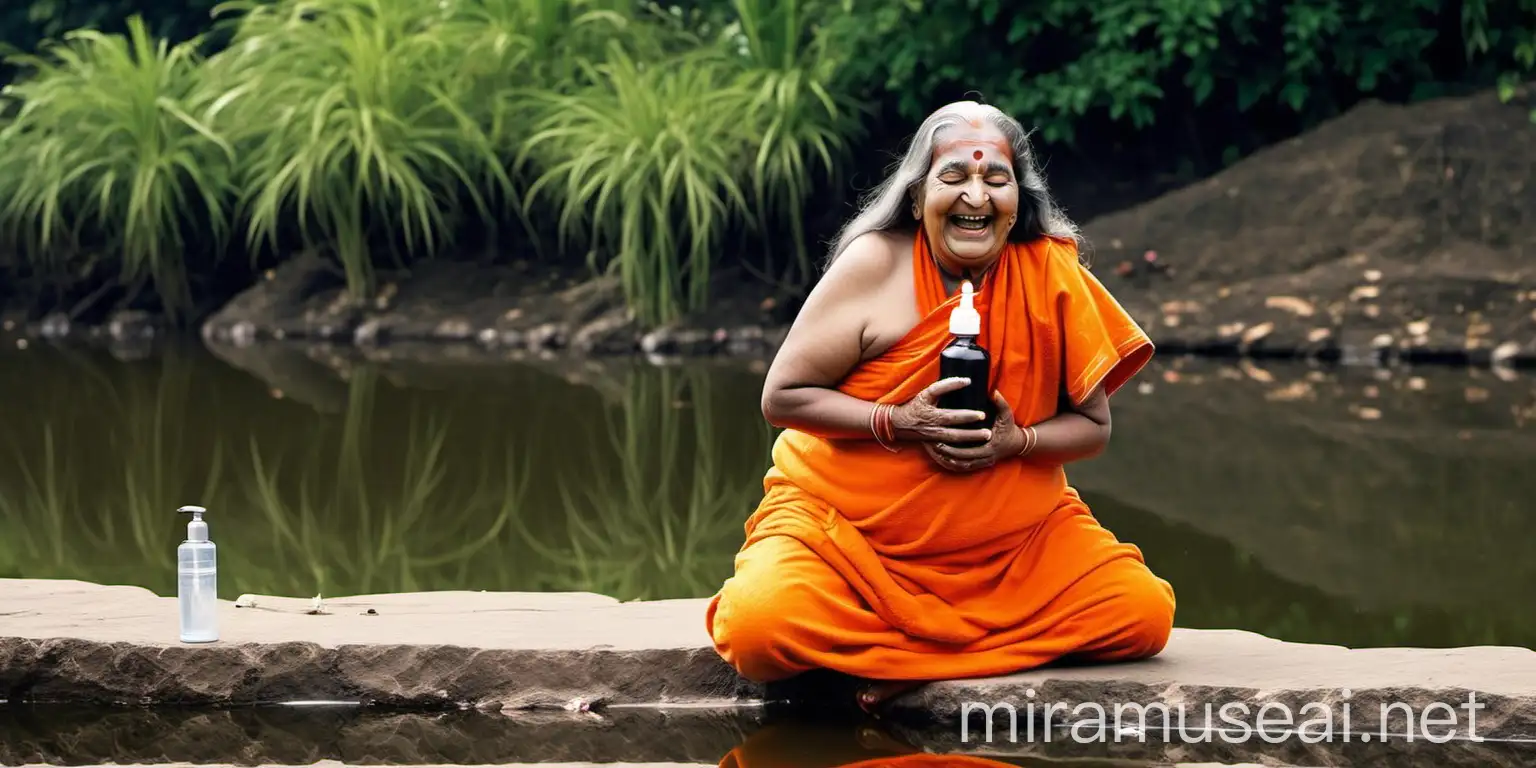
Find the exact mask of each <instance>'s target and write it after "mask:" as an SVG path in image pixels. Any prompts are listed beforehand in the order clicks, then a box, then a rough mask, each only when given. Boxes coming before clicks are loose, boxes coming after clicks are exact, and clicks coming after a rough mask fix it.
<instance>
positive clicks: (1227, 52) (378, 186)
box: [0, 0, 1536, 323]
mask: <svg viewBox="0 0 1536 768" xmlns="http://www.w3.org/2000/svg"><path fill="white" fill-rule="evenodd" d="M207 2H208V0H198V2H194V3H192V4H190V5H181V4H176V5H173V4H169V3H165V2H161V3H156V2H152V0H138V2H137V3H136V4H133V3H130V0H113V4H110V5H108V4H97V3H83V2H66V0H32V2H30V3H27V4H25V5H24V6H22V7H23V8H25V9H26V13H25V18H24V23H22V24H19V25H17V26H16V27H15V28H13V29H11V30H9V31H8V32H7V35H8V39H11V40H30V39H34V38H39V39H40V37H41V36H42V35H44V34H48V29H49V27H48V26H47V23H44V21H43V19H44V18H45V17H46V14H40V12H39V9H43V8H51V9H55V10H56V11H57V13H59V14H62V15H60V16H58V18H63V19H69V20H72V22H78V23H82V24H84V23H93V22H105V21H107V20H108V19H109V18H110V14H108V13H106V12H105V11H104V10H103V9H107V8H112V9H124V8H129V7H133V8H140V9H142V11H143V13H144V16H143V17H142V19H140V20H136V21H134V22H133V24H132V26H131V27H128V28H126V29H125V31H124V32H121V33H111V34H108V33H107V32H105V31H103V32H101V33H91V34H82V35H76V36H73V37H71V39H70V41H69V43H68V45H67V46H65V47H57V46H55V47H50V48H47V49H45V50H44V51H43V52H42V53H41V54H40V55H39V56H36V57H31V56H24V57H13V58H11V59H9V60H8V62H9V64H10V65H12V66H15V67H23V68H25V69H24V71H25V72H26V73H27V77H26V78H25V79H23V80H20V81H18V82H17V83H16V85H15V86H14V87H13V88H12V89H10V90H9V91H8V94H7V95H8V96H9V98H10V100H9V102H8V103H7V104H6V105H4V107H3V110H4V111H0V120H4V119H7V117H8V118H9V119H10V123H9V126H8V127H4V128H0V131H3V132H0V166H3V168H0V170H7V169H9V170H8V172H5V173H3V174H0V176H3V178H0V193H4V195H5V202H4V203H0V234H5V235H9V242H4V243H0V251H4V250H6V249H5V248H4V246H10V248H11V249H14V250H15V251H16V252H18V253H20V255H21V256H22V257H23V258H24V259H25V260H26V263H27V264H28V265H29V266H30V267H31V268H33V269H35V270H37V271H40V272H41V271H49V270H51V271H53V272H55V273H60V274H66V275H77V276H78V275H83V274H92V272H91V267H92V266H94V265H96V264H97V263H101V264H106V265H109V266H115V267H117V268H119V271H120V273H121V275H122V279H123V280H124V281H127V282H132V281H136V280H143V279H150V280H152V281H153V287H154V289H155V291H156V294H157V295H158V297H159V299H160V300H161V302H162V303H163V304H164V305H165V308H166V309H168V310H170V311H172V312H176V311H178V310H180V309H184V308H185V307H187V306H188V305H189V304H190V303H192V302H191V296H190V294H189V290H190V289H188V288H187V275H198V274H203V273H205V272H206V271H207V270H209V269H210V268H211V265H213V264H214V263H215V260H216V258H217V257H218V256H219V255H220V254H222V253H223V251H224V248H223V240H224V234H225V231H226V230H230V231H235V230H238V231H242V232H243V233H244V235H245V237H244V242H245V247H246V255H248V256H250V257H252V258H256V257H262V256H267V255H275V256H276V257H278V258H281V257H282V256H283V255H284V254H285V253H287V252H288V251H289V250H291V249H293V248H298V247H307V248H315V249H321V250H327V251H330V252H333V253H334V254H335V255H336V258H337V260H338V262H339V263H340V265H341V267H342V269H343V270H344V271H345V273H346V277H347V282H348V285H349V286H350V288H351V291H352V293H353V295H354V297H356V298H359V299H361V298H365V297H367V296H368V295H369V294H370V293H371V291H372V289H373V285H374V282H375V278H374V271H375V270H376V269H377V268H379V267H380V266H381V265H382V264H383V263H384V262H385V261H386V259H389V258H393V260H394V262H395V263H397V264H400V263H408V261H409V259H410V258H416V257H428V256H431V255H432V254H434V253H438V252H441V250H442V249H444V248H445V247H446V246H448V245H451V244H453V243H454V242H455V238H456V237H457V236H459V235H463V234H466V233H474V232H479V231H482V230H483V231H490V232H498V233H499V232H500V231H501V229H502V228H503V227H504V226H505V225H507V224H509V223H512V224H515V227H514V228H515V229H516V230H517V232H518V233H519V234H521V235H522V236H523V239H524V241H525V242H526V243H528V244H529V245H528V246H527V247H528V250H530V251H535V252H538V253H539V254H540V255H541V256H550V254H547V253H545V252H543V250H542V249H539V248H538V247H537V243H539V242H540V241H541V238H542V236H543V235H544V234H546V233H547V230H554V231H555V232H556V233H557V234H558V239H559V242H560V244H561V246H562V248H561V253H559V254H554V256H556V257H559V256H563V255H566V254H571V255H578V256H579V255H585V256H586V257H587V258H588V260H589V261H590V263H591V264H592V265H593V266H595V267H597V268H601V269H612V270H614V271H615V272H617V273H618V274H620V275H621V276H622V278H623V284H624V286H625V288H626V290H627V291H628V295H629V297H630V299H631V301H632V304H633V306H634V309H635V311H636V313H637V314H638V315H639V316H640V317H641V318H643V319H644V320H645V321H647V322H649V323H659V322H666V321H668V320H671V319H674V318H676V317H677V316H678V315H679V314H681V313H685V312H688V311H690V310H694V309H698V308H700V307H701V306H702V305H703V304H704V303H705V302H706V301H707V299H708V287H709V283H710V280H711V275H712V274H714V273H715V271H716V269H717V268H718V267H719V265H720V264H721V262H722V260H723V259H732V260H744V257H742V256H741V255H740V254H742V253H743V252H744V250H745V249H743V248H741V247H739V246H738V245H737V244H738V243H748V244H752V243H758V244H767V245H766V247H767V249H768V250H769V251H770V253H769V254H768V255H767V256H766V259H765V260H766V262H767V263H766V265H765V266H766V270H765V271H766V272H767V273H768V274H769V279H774V280H780V279H783V280H786V281H791V280H802V279H810V278H812V277H813V274H812V266H811V259H810V256H809V254H808V252H807V249H808V247H809V245H810V243H809V240H810V238H811V236H812V232H811V227H810V226H808V225H807V218H808V215H817V214H827V213H828V211H817V210H813V208H812V205H813V203H817V202H821V201H823V200H825V199H828V198H829V197H830V196H829V195H827V194H826V193H827V191H828V190H835V189H837V188H838V187H837V185H839V184H840V181H839V177H840V172H841V171H843V170H845V169H846V168H847V167H849V166H850V165H851V163H852V162H864V161H871V162H873V161H875V159H876V158H875V157H874V156H873V152H876V151H878V150H879V149H881V148H888V144H889V143H891V142H894V141H897V140H899V139H901V138H903V137H904V136H905V134H906V133H907V132H908V131H909V130H910V127H911V126H912V125H914V124H915V123H916V122H917V121H918V120H920V119H921V118H922V117H924V116H925V115H926V114H928V112H929V111H931V110H932V109H934V108H935V107H937V106H939V105H940V104H942V103H944V102H947V101H951V100H953V99H958V98H965V97H967V96H978V95H979V96H980V97H981V98H982V99H984V100H986V101H988V102H991V103H993V104H996V105H997V106H999V107H1001V108H1002V109H1004V110H1006V111H1008V112H1010V113H1013V114H1015V115H1017V116H1019V117H1020V118H1021V119H1022V120H1023V121H1024V122H1026V123H1027V124H1030V125H1032V126H1034V127H1036V128H1037V129H1038V133H1037V136H1038V140H1039V141H1040V142H1041V143H1042V144H1044V145H1047V147H1048V149H1049V150H1061V149H1064V148H1066V149H1071V148H1074V147H1075V148H1076V149H1077V151H1079V152H1082V153H1084V154H1088V153H1094V152H1098V153H1099V154H1103V152H1102V151H1101V150H1103V149H1104V148H1106V147H1108V148H1113V149H1115V150H1116V151H1118V150H1120V149H1122V148H1124V147H1140V148H1142V149H1143V150H1146V151H1149V152H1150V153H1151V154H1155V155H1158V156H1160V159H1161V160H1162V161H1163V162H1169V161H1168V158H1170V157H1171V158H1174V159H1175V160H1179V161H1185V160H1188V161H1190V164H1191V165H1194V166H1199V171H1210V170H1215V167H1217V166H1219V165H1220V164H1222V163H1226V162H1231V161H1232V160H1234V159H1236V158H1237V157H1239V156H1241V155H1242V154H1243V153H1244V152H1246V151H1249V150H1251V149H1254V148H1256V147H1257V146H1260V145H1262V144H1264V143H1267V142H1269V141H1273V140H1276V139H1279V138H1282V137H1284V136H1287V135H1292V134H1294V133H1295V132H1297V131H1299V130H1303V129H1305V128H1307V127H1309V126H1310V125H1312V124H1315V123H1316V122H1318V121H1320V120H1324V119H1327V118H1330V117H1333V116H1335V115H1337V114H1338V113H1339V112H1340V111H1341V110H1343V109H1346V108H1348V107H1349V106H1351V105H1352V104H1353V103H1355V102H1356V101H1358V100H1360V99H1361V98H1366V97H1379V98H1387V99H1398V100H1406V99H1416V98H1425V97H1429V96H1436V95H1441V94H1443V93H1446V92H1451V91H1454V90H1456V89H1459V88H1465V87H1469V86H1470V87H1497V88H1498V89H1499V90H1500V92H1501V93H1503V94H1504V95H1505V96H1506V98H1513V95H1514V94H1515V93H1516V85H1517V83H1519V82H1521V81H1522V80H1524V79H1528V78H1529V77H1531V76H1532V75H1533V74H1536V0H1463V1H1462V2H1457V3H1450V2H1446V0H1390V1H1389V0H1359V1H1356V0H1230V1H1227V0H1168V1H1167V2H1158V3H1147V2H1144V0H1104V2H1097V3H1088V2H1083V0H1020V2H1018V3H1009V2H1005V0H895V2H886V0H679V2H682V3H683V5H668V6H666V7H665V8H662V7H659V6H655V5H651V4H648V3H635V2H632V0H236V1H235V2H230V3H228V4H227V5H226V6H224V7H223V8H222V9H220V10H221V11H222V13H221V14H220V19H221V20H220V22H219V24H220V25H223V26H218V27H217V29H218V30H219V31H218V35H219V37H218V41H219V42H218V44H217V45H215V44H213V43H210V42H209V39H208V38H206V37H196V36H188V35H186V33H187V30H188V25H189V24H190V21H189V19H193V18H203V12H204V11H206V10H207ZM58 9H62V10H58ZM18 13H19V11H18V10H16V9H15V8H10V9H7V10H6V11H0V14H10V16H9V17H5V16H0V18H9V19H10V20H11V21H12V22H13V23H15V22H16V20H17V19H18V18H19V17H17V16H16V14H18ZM48 18H51V17H48ZM135 18H136V19H137V18H138V17H135ZM144 20H149V21H144ZM157 24H158V25H159V26H156V25H157ZM210 29H211V28H210ZM16 30H21V31H16ZM226 33H227V34H228V35H229V36H230V37H229V44H228V45H224V44H223V43H222V41H223V40H224V37H223V35H225V34H226ZM210 34H211V33H210ZM162 35H163V36H167V39H169V40H182V39H183V36H185V40H184V42H176V43H174V44H162V43H160V42H159V40H160V37H159V36H162ZM215 48H216V49H217V50H213V49H215ZM200 56H205V57H206V58H200ZM120 83H126V84H127V86H121V85H120ZM893 118H894V119H893ZM861 150H862V151H869V152H871V154H869V155H861V154H859V152H860V151H861ZM1160 170H1173V169H1171V168H1167V167H1164V168H1161V169H1160ZM822 207H823V208H829V206H825V205H823V206H822ZM732 238H736V239H735V240H733V239H732ZM773 250H781V251H787V252H789V253H791V254H792V260H791V261H790V262H789V263H788V264H786V265H775V264H774V258H775V257H774V256H773V254H772V253H771V251H773ZM79 254H91V256H88V257H87V256H81V255H79ZM146 275H147V276H148V277H147V278H146V277H145V276H146ZM82 279H83V278H82Z"/></svg>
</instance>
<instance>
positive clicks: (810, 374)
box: [762, 234, 989, 442]
mask: <svg viewBox="0 0 1536 768" xmlns="http://www.w3.org/2000/svg"><path fill="white" fill-rule="evenodd" d="M897 258H898V255H897V251H896V250H895V249H894V248H892V247H891V245H890V243H889V241H888V240H886V239H885V237H884V236H883V235H880V234H869V235H865V236H863V237H860V238H858V239H857V240H855V241H854V242H853V243H852V244H851V245H850V246H849V247H848V250H846V251H844V252H843V254H842V255H841V256H840V257H839V258H838V259H837V260H836V261H834V262H833V263H832V266H831V268H829V269H828V270H827V273H826V274H825V275H823V276H822V278H821V280H819V281H818V282H817V284H816V286H815V287H814V288H812V289H811V293H810V295H809V296H807V297H806V301H805V305H804V306H803V307H801V309H800V313H799V314H798V315H797V316H796V317H795V321H794V324H793V325H791V326H790V329H789V333H788V334H787V335H786V336H785V338H784V343H783V344H782V345H781V346H780V347H779V351H778V353H777V354H776V355H774V359H773V363H772V364H771V365H770V366H769V368H768V374H767V376H766V378H765V380H764V382H763V399H762V408H763V417H764V418H766V419H767V420H768V422H769V423H771V424H773V425H774V426H776V427H787V428H790V429H797V430H800V431H802V432H806V433H809V434H813V435H817V436H819V437H828V438H866V439H867V438H873V433H872V431H871V428H870V416H871V413H872V412H873V411H874V408H875V404H874V403H873V402H870V401H867V400H861V399H859V398H856V397H852V396H850V395H847V394H844V393H842V392H839V391H838V390H837V389H836V387H837V385H838V383H839V382H841V381H842V380H843V378H844V377H845V376H847V375H848V372H849V371H851V370H853V368H854V366H856V365H858V364H859V363H860V362H861V361H862V360H863V357H864V353H865V351H866V349H867V347H868V344H869V340H868V339H867V331H868V328H869V318H870V315H871V313H872V311H873V307H874V304H875V303H876V301H877V300H878V299H879V296H880V292H881V290H882V289H883V287H884V286H885V285H886V284H887V283H888V282H889V281H890V280H891V276H892V275H893V274H899V272H897V270H896V259H897ZM960 386H963V383H962V382H958V381H954V382H937V383H935V384H934V385H932V386H930V387H928V388H927V389H926V390H924V391H923V392H922V393H921V394H919V395H918V397H916V398H914V399H913V400H912V401H911V402H909V403H905V404H903V405H902V406H901V407H899V408H897V409H896V411H895V412H894V413H893V414H891V417H892V424H893V426H894V428H895V432H896V437H897V438H898V439H900V440H947V441H951V442H963V441H966V440H978V439H980V440H985V439H987V437H988V436H989V435H988V433H986V432H983V431H981V430H969V429H968V430H961V429H952V428H951V427H950V425H954V424H965V423H967V422H974V421H979V420H980V419H981V418H982V414H980V413H977V412H973V411H949V410H943V409H940V408H938V407H937V406H936V405H935V403H936V400H937V397H938V395H940V394H942V393H943V392H946V391H949V390H951V389H957V388H958V387H960Z"/></svg>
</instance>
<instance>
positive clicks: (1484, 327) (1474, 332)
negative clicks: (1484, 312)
mask: <svg viewBox="0 0 1536 768" xmlns="http://www.w3.org/2000/svg"><path fill="white" fill-rule="evenodd" d="M1490 333H1493V326H1492V325H1491V324H1489V323H1472V324H1470V325H1468V326H1467V335H1468V336H1487V335H1488V334H1490Z"/></svg>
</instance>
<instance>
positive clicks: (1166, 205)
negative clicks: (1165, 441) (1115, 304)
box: [1085, 92, 1536, 360]
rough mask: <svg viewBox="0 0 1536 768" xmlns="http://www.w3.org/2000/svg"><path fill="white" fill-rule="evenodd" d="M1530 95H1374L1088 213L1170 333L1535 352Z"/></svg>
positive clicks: (1118, 272)
mask: <svg viewBox="0 0 1536 768" xmlns="http://www.w3.org/2000/svg"><path fill="white" fill-rule="evenodd" d="M1531 99H1532V95H1531V93H1530V92H1526V93H1522V94H1521V95H1520V96H1519V97H1518V98H1517V99H1515V101H1514V103H1512V104H1503V103H1501V102H1500V101H1499V100H1498V98H1497V97H1496V96H1495V95H1494V94H1492V93H1484V94H1479V95H1476V96H1472V97H1467V98H1455V99H1443V100H1437V101H1432V102H1426V103H1421V104H1416V105H1413V106H1408V107H1402V106H1394V105H1386V104H1379V103H1371V104H1367V105H1363V106H1361V107H1359V108H1357V109H1355V110H1353V111H1351V112H1349V113H1347V114H1345V115H1343V116H1341V117H1340V118H1338V119H1336V120H1334V121H1332V122H1330V123H1328V124H1326V125H1324V126H1321V127H1320V128H1318V129H1317V130H1315V131H1313V132H1311V133H1309V134H1306V135H1304V136H1302V137H1299V138H1297V139H1295V140H1292V141H1289V142H1286V143H1284V144H1281V145H1277V146H1274V147H1271V148H1269V149H1267V150H1265V151H1263V152H1260V153H1256V154H1255V155H1253V156H1251V157H1249V158H1247V159H1245V160H1244V161H1243V162H1241V163H1239V164H1237V165H1235V166H1233V167H1232V168H1230V169H1228V170H1227V171H1225V172H1223V173H1221V174H1219V175H1217V176H1215V177H1212V178H1210V179H1208V180H1205V181H1203V182H1200V183H1198V184H1195V185H1192V186H1190V187H1187V188H1184V189H1181V190H1178V191H1176V192H1173V193H1170V194H1167V195H1164V196H1162V197H1159V198H1157V199H1155V200H1152V201H1150V202H1148V203H1146V204H1143V205H1140V206H1137V207H1135V208H1131V209H1128V210H1124V211H1120V212H1117V213H1114V214H1110V215H1107V216H1104V217H1101V218H1099V219H1095V220H1093V221H1091V222H1089V223H1088V224H1087V225H1086V227H1085V234H1086V235H1087V237H1088V239H1089V241H1090V242H1089V245H1088V247H1087V249H1086V250H1087V251H1088V253H1089V256H1090V258H1091V259H1092V263H1093V265H1094V271H1095V273H1096V274H1098V275H1100V276H1101V277H1102V279H1103V280H1104V282H1105V283H1106V284H1107V285H1108V286H1109V287H1110V288H1111V290H1113V291H1114V292H1115V293H1116V295H1117V296H1119V297H1121V299H1122V301H1124V302H1125V303H1126V305H1127V306H1128V307H1130V308H1131V309H1133V311H1135V312H1136V313H1137V316H1138V318H1140V319H1142V320H1144V321H1145V322H1146V324H1147V327H1148V330H1149V331H1151V332H1152V333H1153V334H1154V335H1155V336H1156V337H1158V338H1160V339H1162V340H1164V342H1165V345H1170V346H1177V345H1176V344H1175V342H1182V343H1184V344H1188V345H1192V346H1201V347H1210V346H1226V347H1232V346H1236V345H1241V344H1242V343H1243V342H1244V340H1245V339H1246V340H1247V341H1248V342H1251V343H1252V344H1253V345H1254V349H1255V351H1261V350H1263V349H1266V348H1267V349H1270V350H1286V349H1293V348H1297V347H1301V348H1310V349H1312V350H1314V351H1322V352H1324V353H1325V354H1327V353H1334V354H1338V353H1342V354H1345V355H1347V356H1357V355H1362V354H1371V353H1372V351H1373V350H1375V349H1378V348H1381V347H1386V348H1388V349H1391V350H1393V351H1395V352H1397V353H1400V354H1406V355H1408V356H1413V355H1421V356H1422V355H1425V354H1428V353H1470V354H1471V356H1472V357H1474V358H1477V357H1481V358H1483V359H1485V360H1486V359H1490V358H1492V359H1512V358H1514V357H1519V356H1525V355H1532V354H1536V180H1533V178H1536V174H1533V171H1536V125H1533V124H1532V123H1531V120H1530V109H1531V107H1530V104H1531ZM1149 251H1150V252H1152V253H1154V254H1155V260H1154V261H1152V262H1148V261H1146V253H1147V252H1149ZM1149 264H1153V265H1156V266H1157V267H1158V269H1149V268H1148V265H1149Z"/></svg>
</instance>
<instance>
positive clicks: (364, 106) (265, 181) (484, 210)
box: [205, 0, 510, 297]
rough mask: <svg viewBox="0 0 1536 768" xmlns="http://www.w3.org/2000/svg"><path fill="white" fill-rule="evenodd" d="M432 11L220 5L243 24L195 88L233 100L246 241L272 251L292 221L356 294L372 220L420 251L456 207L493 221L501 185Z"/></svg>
mask: <svg viewBox="0 0 1536 768" xmlns="http://www.w3.org/2000/svg"><path fill="white" fill-rule="evenodd" d="M436 6H437V4H436V3H426V2H412V3H405V2H395V1H394V0H326V1H325V2H305V1H302V0H300V1H298V2H285V3H280V4H275V5H252V4H249V3H242V4H239V5H236V4H230V6H229V7H230V8H239V9H241V10H244V11H245V12H246V13H245V16H244V18H243V23H242V24H241V26H240V29H239V32H238V33H237V34H236V36H235V39H234V40H233V42H232V44H231V46H230V48H229V49H228V50H226V51H225V52H223V53H222V54H220V55H219V56H218V57H216V60H215V61H214V62H213V64H211V66H210V69H209V75H210V76H209V77H208V78H207V82H206V83H205V85H206V86H207V90H208V91H210V92H217V93H219V94H221V95H220V98H221V99H227V100H229V101H230V102H231V103H232V107H231V108H230V109H229V111H228V112H227V113H226V114H227V116H228V118H229V119H227V120H226V121H225V123H224V128H225V130H227V131H228V132H229V133H230V134H231V135H232V136H234V137H235V139H236V141H237V142H238V143H239V144H240V146H241V159H242V169H241V190H242V195H241V204H242V208H243V210H244V211H245V212H246V214H247V216H248V218H249V223H250V226H249V231H248V235H249V238H250V240H251V243H252V244H253V245H254V244H256V243H257V241H260V240H266V241H267V242H268V243H269V244H271V245H273V246H277V245H278V243H279V237H278V236H279V233H280V232H281V231H282V229H283V226H284V224H286V223H287V222H290V221H291V222H295V223H296V224H297V226H298V227H299V229H300V230H301V232H302V234H303V236H304V238H305V240H306V242H307V244H310V245H318V244H321V243H330V244H332V245H333V246H334V248H335V250H336V253H337V256H338V258H339V259H340V261H341V264H342V266H343V267H344V268H345V270H346V275H347V284H348V287H349V289H350V290H351V292H352V293H353V294H354V295H355V296H358V297H362V296H366V295H368V294H370V293H371V292H372V291H373V288H374V279H373V264H374V260H375V256H374V254H373V252H372V251H371V250H370V248H369V242H368V229H369V226H370V224H375V223H377V224H380V225H382V227H383V228H384V229H385V230H386V231H387V232H389V233H391V235H395V236H398V239H399V240H401V241H403V243H404V245H405V247H406V248H408V249H413V250H414V249H418V248H419V249H423V250H427V251H430V250H433V249H435V248H437V247H438V246H440V245H441V244H442V243H443V242H445V241H446V240H447V239H448V237H449V235H450V234H451V231H452V225H453V224H455V223H458V222H456V221H455V218H456V216H457V215H458V214H459V213H460V212H463V211H465V209H472V210H473V211H474V212H478V213H480V214H481V215H482V216H485V217H489V215H490V207H489V204H488V202H487V198H488V195H490V194H492V193H498V192H500V193H505V192H507V190H508V188H509V186H510V181H509V180H508V179H507V177H506V175H505V173H504V172H503V169H502V163H501V160H500V158H499V157H497V155H496V152H495V151H494V147H493V146H492V140H491V137H490V135H489V134H488V133H487V131H486V130H485V129H486V126H485V125H484V124H483V122H482V121H480V120H477V119H476V118H475V116H473V115H472V114H471V113H470V108H469V106H468V105H469V104H471V103H472V100H471V99H470V98H469V97H470V96H471V95H472V93H473V88H474V86H475V85H476V84H477V83H476V81H475V79H474V78H472V77H470V76H469V75H470V73H468V72H465V69H466V66H465V64H466V62H468V61H469V59H467V58H466V57H464V56H463V55H462V52H461V51H460V50H458V48H457V46H455V45H453V42H454V41H453V40H452V39H450V38H447V37H446V36H444V35H443V34H442V33H441V32H440V30H439V29H438V25H439V24H440V23H441V21H442V19H443V18H444V15H443V14H442V13H441V12H440V11H438V10H437V8H436ZM221 10H222V9H221Z"/></svg>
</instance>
